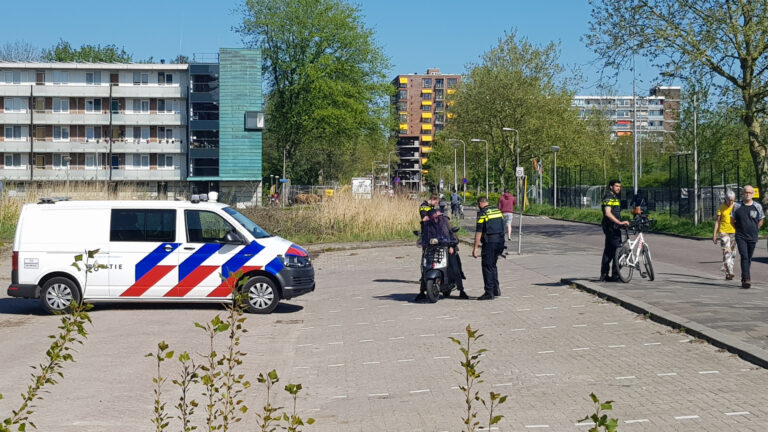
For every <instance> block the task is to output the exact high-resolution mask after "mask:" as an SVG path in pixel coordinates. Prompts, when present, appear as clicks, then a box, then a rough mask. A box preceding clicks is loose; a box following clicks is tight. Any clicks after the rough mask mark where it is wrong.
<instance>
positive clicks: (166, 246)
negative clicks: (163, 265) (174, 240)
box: [163, 245, 173, 252]
mask: <svg viewBox="0 0 768 432" xmlns="http://www.w3.org/2000/svg"><path fill="white" fill-rule="evenodd" d="M163 249H165V251H166V252H170V251H172V250H173V246H171V245H165V248H163Z"/></svg>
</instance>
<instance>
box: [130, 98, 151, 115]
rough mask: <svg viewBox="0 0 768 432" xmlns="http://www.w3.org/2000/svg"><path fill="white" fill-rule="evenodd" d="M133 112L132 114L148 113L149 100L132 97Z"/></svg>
mask: <svg viewBox="0 0 768 432" xmlns="http://www.w3.org/2000/svg"><path fill="white" fill-rule="evenodd" d="M133 113H134V114H148V113H149V100H147V99H134V100H133Z"/></svg>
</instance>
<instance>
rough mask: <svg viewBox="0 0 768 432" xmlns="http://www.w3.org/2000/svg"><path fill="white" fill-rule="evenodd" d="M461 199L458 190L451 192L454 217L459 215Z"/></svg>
mask: <svg viewBox="0 0 768 432" xmlns="http://www.w3.org/2000/svg"><path fill="white" fill-rule="evenodd" d="M459 200H460V198H459V194H457V193H456V191H453V193H452V194H451V215H452V216H453V217H456V216H458V215H459Z"/></svg>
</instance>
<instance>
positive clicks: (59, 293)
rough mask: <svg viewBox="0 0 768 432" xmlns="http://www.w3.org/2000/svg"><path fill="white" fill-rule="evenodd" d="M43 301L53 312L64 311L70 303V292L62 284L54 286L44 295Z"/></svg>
mask: <svg viewBox="0 0 768 432" xmlns="http://www.w3.org/2000/svg"><path fill="white" fill-rule="evenodd" d="M45 301H46V302H47V303H48V304H49V305H50V306H51V308H52V309H55V310H64V309H66V308H67V307H68V306H69V304H70V303H72V290H70V289H69V287H68V286H66V285H64V284H55V285H53V286H51V287H50V288H48V291H47V292H46V293H45Z"/></svg>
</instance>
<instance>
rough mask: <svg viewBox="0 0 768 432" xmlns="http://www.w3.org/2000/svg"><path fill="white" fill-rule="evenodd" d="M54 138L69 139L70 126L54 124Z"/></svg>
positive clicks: (56, 139)
mask: <svg viewBox="0 0 768 432" xmlns="http://www.w3.org/2000/svg"><path fill="white" fill-rule="evenodd" d="M53 140H54V141H69V126H54V127H53Z"/></svg>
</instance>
